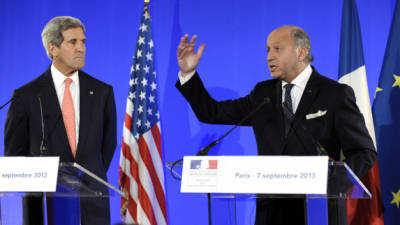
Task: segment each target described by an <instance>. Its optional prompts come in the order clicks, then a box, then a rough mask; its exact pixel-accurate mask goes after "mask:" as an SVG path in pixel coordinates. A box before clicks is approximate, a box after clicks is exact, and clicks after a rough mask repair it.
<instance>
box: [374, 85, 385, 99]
mask: <svg viewBox="0 0 400 225" xmlns="http://www.w3.org/2000/svg"><path fill="white" fill-rule="evenodd" d="M380 91H383V89H382V88H380V87H376V90H375V96H374V98H376V93H378V92H380Z"/></svg>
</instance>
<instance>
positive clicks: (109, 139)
mask: <svg viewBox="0 0 400 225" xmlns="http://www.w3.org/2000/svg"><path fill="white" fill-rule="evenodd" d="M108 90H109V91H108V95H107V98H106V104H105V109H104V110H105V111H104V128H103V131H104V133H103V148H102V154H103V163H104V166H105V168H106V169H107V170H108V167H109V166H110V163H111V160H112V158H113V155H114V152H115V147H116V145H117V124H116V123H117V118H116V117H117V116H116V109H115V100H114V91H113V89H112V87H110V88H109V89H108Z"/></svg>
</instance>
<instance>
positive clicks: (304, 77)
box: [282, 65, 312, 113]
mask: <svg viewBox="0 0 400 225" xmlns="http://www.w3.org/2000/svg"><path fill="white" fill-rule="evenodd" d="M311 73H312V69H311V66H310V65H308V66H307V67H306V68H305V69H304V70H303V71H302V72H301V73H300V74H299V75H297V77H296V78H295V79H294V80H292V82H290V83H291V84H293V85H294V86H293V88H292V90H291V91H290V97H292V104H293V105H292V107H293V113H296V110H297V107H298V106H299V103H300V99H301V96H303V92H304V89H305V88H306V85H307V82H308V80H309V79H310V76H311ZM286 84H287V82H286V81H284V80H282V103H283V101H284V100H285V88H284V87H285V85H286Z"/></svg>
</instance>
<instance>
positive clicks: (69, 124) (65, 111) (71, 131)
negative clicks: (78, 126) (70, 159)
mask: <svg viewBox="0 0 400 225" xmlns="http://www.w3.org/2000/svg"><path fill="white" fill-rule="evenodd" d="M71 82H72V80H71V79H70V78H67V79H65V90H64V98H63V101H62V106H61V107H62V115H63V119H64V126H65V130H66V131H67V136H68V142H69V146H70V147H71V151H72V155H73V156H74V158H75V155H76V131H75V111H74V102H73V101H72V95H71V91H70V90H69V88H70V86H71Z"/></svg>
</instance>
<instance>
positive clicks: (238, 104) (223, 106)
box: [175, 72, 254, 125]
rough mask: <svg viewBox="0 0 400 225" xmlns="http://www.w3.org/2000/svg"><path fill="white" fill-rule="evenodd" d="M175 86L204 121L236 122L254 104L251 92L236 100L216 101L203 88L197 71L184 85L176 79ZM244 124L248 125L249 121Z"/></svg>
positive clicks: (217, 122) (213, 122)
mask: <svg viewBox="0 0 400 225" xmlns="http://www.w3.org/2000/svg"><path fill="white" fill-rule="evenodd" d="M175 86H176V87H177V88H178V90H179V91H180V92H181V94H182V95H183V96H184V97H185V99H186V100H187V101H188V102H189V104H190V106H191V107H192V109H193V111H194V113H195V114H196V117H197V118H198V119H199V120H200V121H201V122H204V123H212V124H236V123H238V122H239V121H240V120H241V119H243V118H244V117H245V116H247V115H248V114H249V113H250V112H251V110H252V108H253V105H254V104H253V102H254V93H253V92H252V93H251V94H249V95H247V96H245V97H243V98H239V99H236V100H227V101H220V102H218V101H216V100H215V99H213V98H212V97H211V96H210V94H209V93H208V92H207V90H206V89H205V88H204V85H203V83H202V81H201V80H200V77H199V75H198V74H197V72H196V74H195V75H194V76H193V77H192V78H191V79H190V80H189V81H187V82H186V83H185V84H184V85H181V84H180V82H179V80H178V82H177V83H176V85H175ZM244 125H249V121H248V122H247V123H244Z"/></svg>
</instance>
